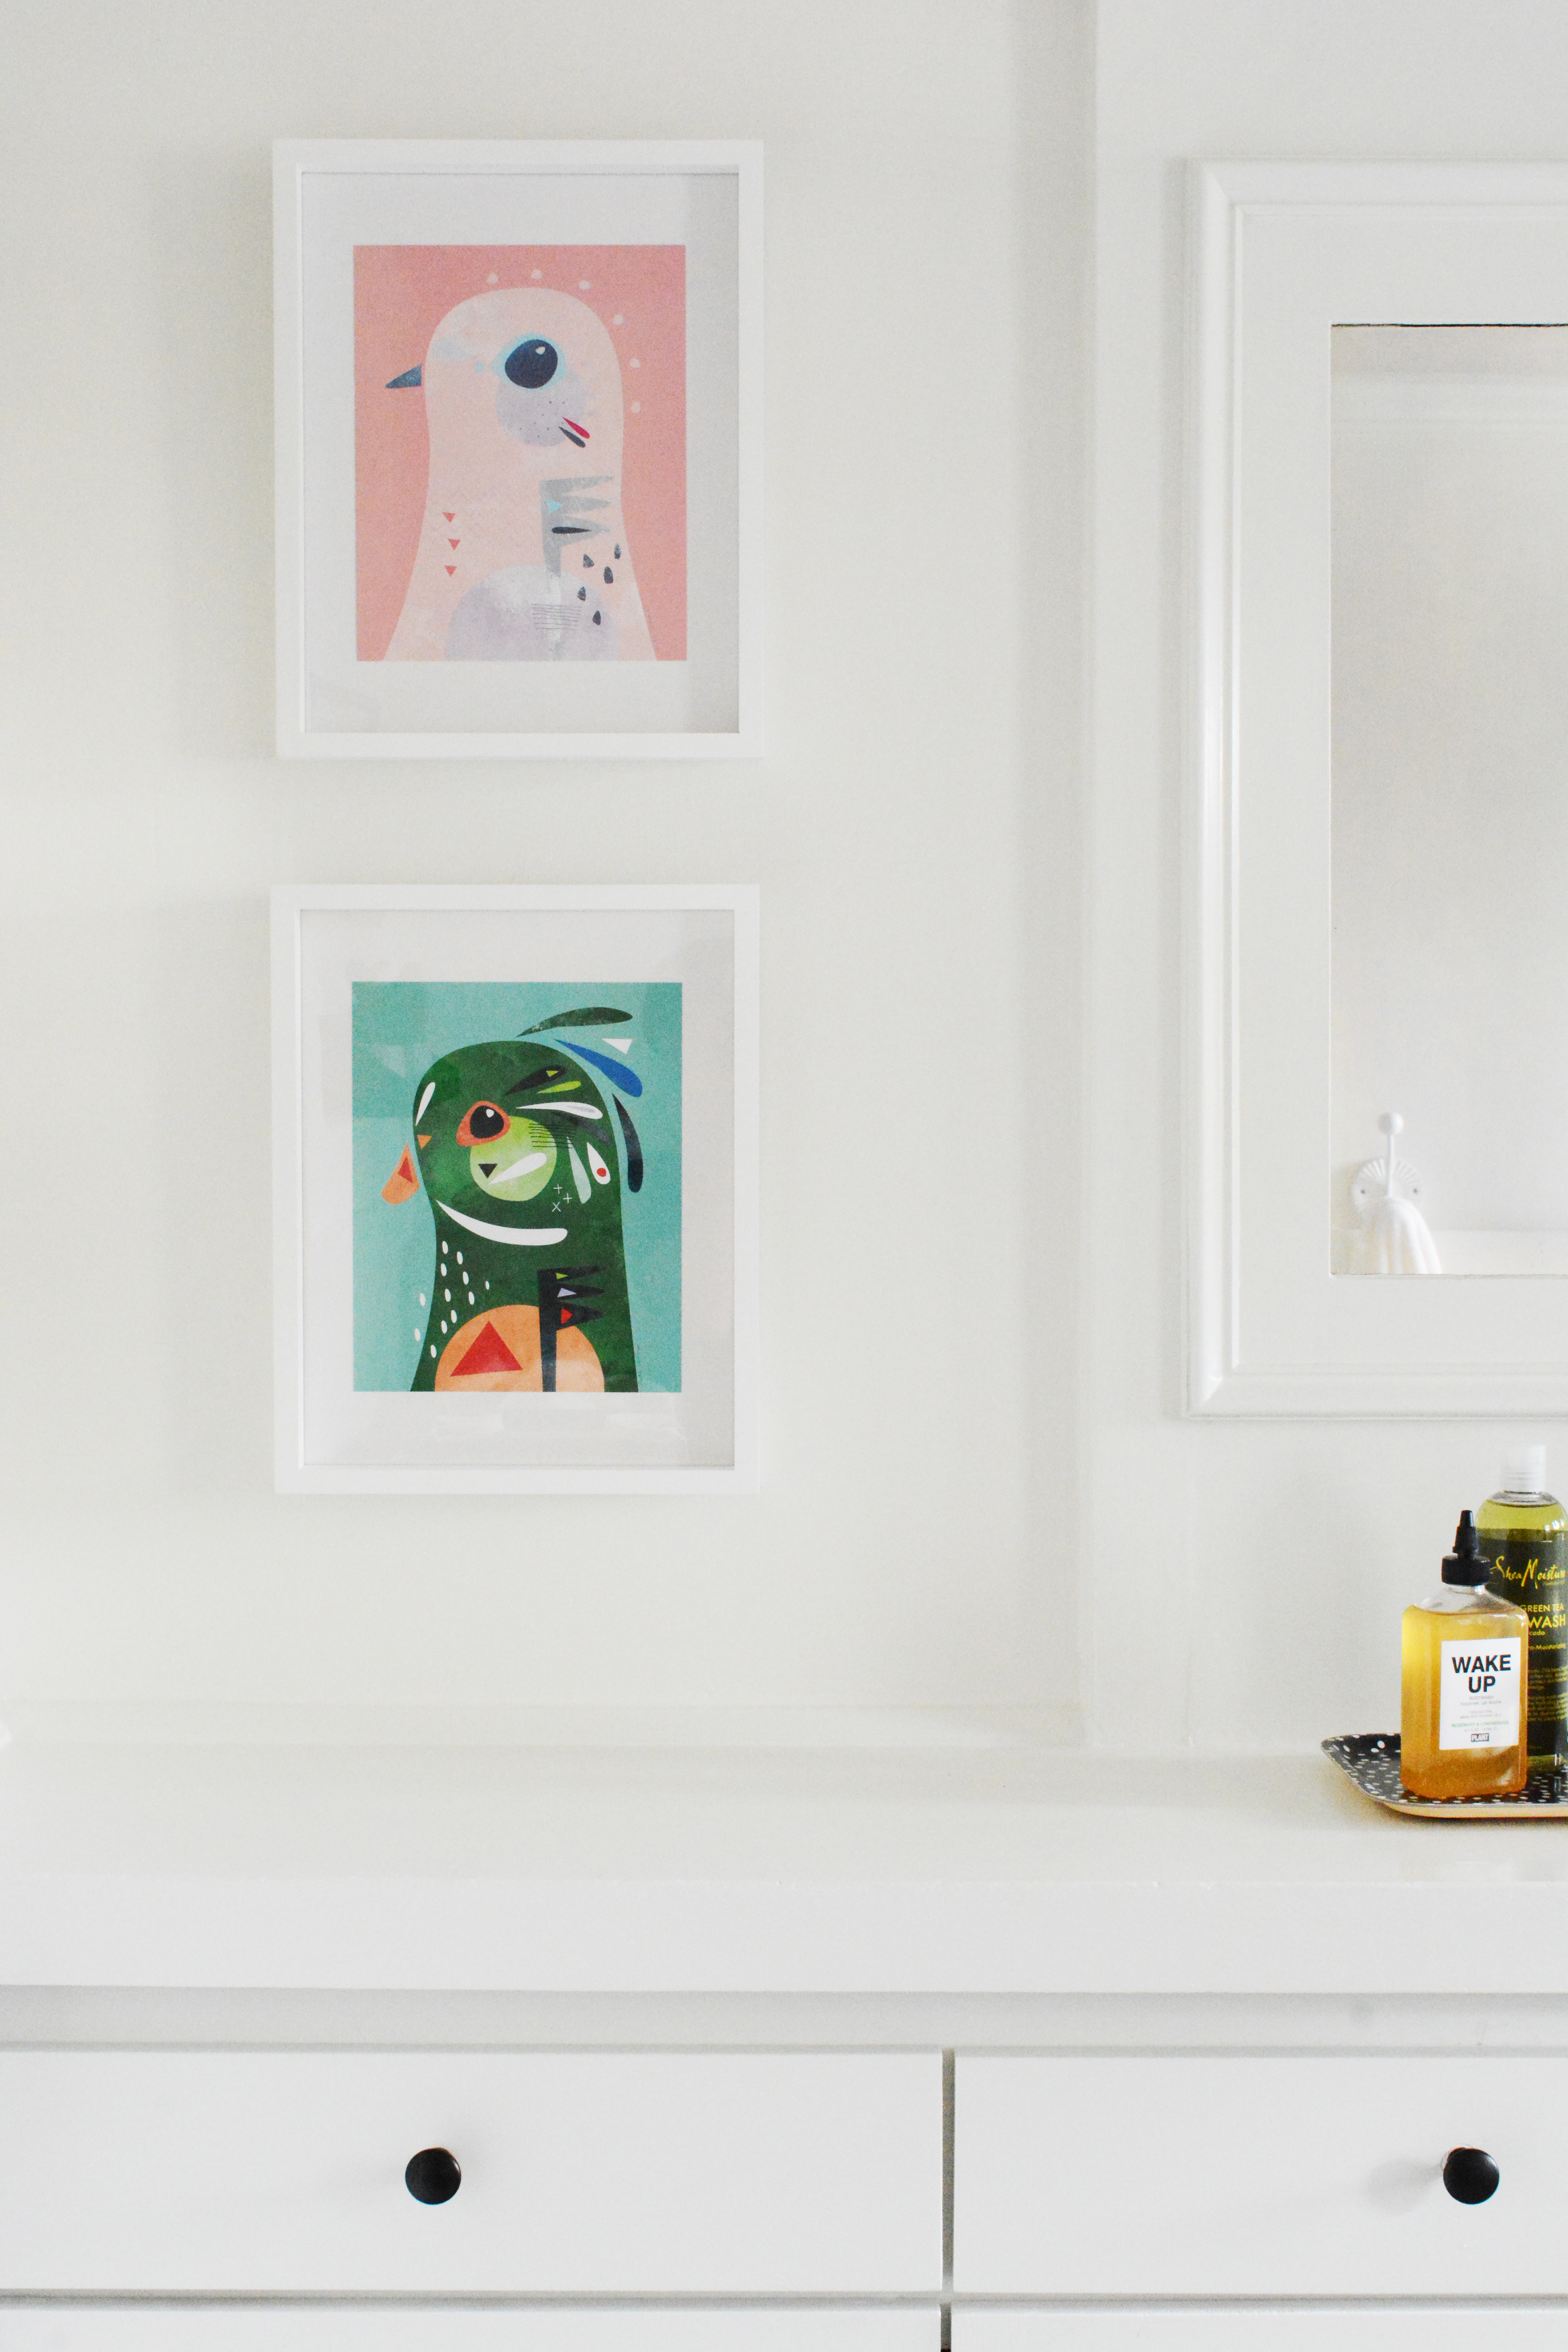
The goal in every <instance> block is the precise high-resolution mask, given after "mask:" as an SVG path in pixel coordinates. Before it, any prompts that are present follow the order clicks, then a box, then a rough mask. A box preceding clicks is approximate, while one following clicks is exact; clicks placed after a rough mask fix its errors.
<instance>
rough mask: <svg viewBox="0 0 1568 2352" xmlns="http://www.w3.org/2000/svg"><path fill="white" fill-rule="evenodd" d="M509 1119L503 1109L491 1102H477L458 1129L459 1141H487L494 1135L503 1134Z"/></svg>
mask: <svg viewBox="0 0 1568 2352" xmlns="http://www.w3.org/2000/svg"><path fill="white" fill-rule="evenodd" d="M509 1124H510V1121H509V1120H508V1118H507V1115H506V1113H505V1111H504V1110H498V1109H497V1108H496V1106H495V1104H494V1103H493V1102H477V1103H476V1104H475V1105H474V1107H473V1108H472V1110H470V1111H469V1112H468V1116H467V1118H465V1119H464V1121H463V1124H462V1125H461V1127H460V1128H459V1129H458V1142H459V1143H489V1142H490V1141H491V1140H492V1139H493V1138H494V1137H496V1136H498V1135H504V1134H505V1133H506V1130H507V1128H508V1126H509Z"/></svg>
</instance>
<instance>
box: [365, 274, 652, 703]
mask: <svg viewBox="0 0 1568 2352" xmlns="http://www.w3.org/2000/svg"><path fill="white" fill-rule="evenodd" d="M535 270H538V272H539V273H540V274H539V277H538V278H534V276H533V273H534V271H535ZM492 276H493V278H494V281H495V284H496V285H498V286H527V285H530V284H536V285H540V286H547V287H550V288H552V289H554V290H555V291H557V292H559V293H563V294H572V295H575V297H576V298H577V299H578V300H579V301H580V302H585V303H587V304H588V305H589V307H590V308H591V309H592V310H596V311H597V313H598V315H599V317H600V318H601V319H602V320H604V322H605V328H606V330H607V331H608V333H609V336H610V340H611V341H612V342H613V343H614V344H615V347H616V357H617V358H618V359H619V361H620V363H621V395H622V401H623V404H624V407H625V412H626V437H625V452H624V457H623V460H622V470H621V510H622V512H623V514H624V515H625V517H626V539H627V543H628V545H629V546H630V548H631V553H632V562H633V564H634V566H635V567H636V571H637V589H638V592H639V593H640V594H641V597H642V605H643V612H644V614H646V616H647V625H648V634H649V635H650V636H651V637H652V639H653V649H654V652H655V654H656V655H657V656H658V659H659V660H660V661H684V660H685V659H686V248H685V247H684V246H681V245H538V246H534V245H494V246H491V245H358V246H355V247H354V503H355V550H356V586H357V601H358V629H359V659H360V660H361V661H384V659H385V657H386V648H387V646H388V645H389V644H390V643H391V640H392V633H393V631H394V629H395V627H396V626H397V617H398V614H400V613H401V612H402V610H403V599H404V597H405V594H406V593H407V588H408V575H409V573H410V572H411V571H412V570H413V568H414V557H415V553H416V550H417V548H418V545H419V530H420V525H421V523H422V521H423V520H424V514H425V493H426V481H427V478H428V473H429V463H430V449H429V441H428V437H427V436H426V429H425V402H424V398H423V395H422V394H419V393H417V392H414V391H408V392H388V391H387V390H386V386H387V384H388V383H390V382H391V380H392V378H393V377H394V376H396V375H402V374H403V373H404V372H405V369H407V368H411V367H419V366H421V365H423V363H424V359H425V353H426V349H427V348H428V346H429V341H430V338H431V336H432V334H433V333H434V332H435V331H436V329H437V327H438V326H439V324H440V322H441V320H443V319H444V318H445V317H446V315H447V311H448V310H453V309H454V308H455V307H456V306H457V304H458V303H459V302H466V301H467V300H468V297H469V296H470V295H471V294H488V293H489V292H491V291H492V290H493V289H492V286H491V278H492ZM584 278H586V279H587V280H588V289H587V291H586V292H584V289H583V285H582V280H583V279H584ZM617 311H618V312H619V313H620V315H621V318H622V320H623V321H624V324H622V325H621V326H618V327H617V326H616V324H615V323H614V322H615V319H616V313H617ZM633 360H637V362H639V365H637V367H633V366H632V364H631V362H632V361H633ZM634 400H635V401H637V402H638V403H639V404H640V406H639V410H638V413H637V415H633V413H632V403H633V401H634Z"/></svg>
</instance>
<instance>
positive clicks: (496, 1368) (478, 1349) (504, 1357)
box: [452, 1323, 522, 1381]
mask: <svg viewBox="0 0 1568 2352" xmlns="http://www.w3.org/2000/svg"><path fill="white" fill-rule="evenodd" d="M521 1370H522V1366H521V1364H520V1363H519V1362H518V1360H517V1358H516V1357H515V1356H514V1355H513V1354H512V1352H511V1349H510V1348H509V1347H508V1346H507V1344H506V1341H505V1340H504V1339H502V1338H501V1335H500V1332H499V1331H498V1330H497V1329H496V1327H495V1325H494V1324H493V1323H487V1324H486V1325H485V1328H484V1329H483V1330H482V1331H481V1332H480V1333H479V1338H478V1339H476V1340H475V1341H474V1344H473V1346H472V1347H471V1348H470V1349H468V1354H467V1355H466V1356H465V1357H464V1358H463V1360H462V1362H461V1363H460V1364H454V1366H453V1367H452V1378H453V1379H454V1380H455V1381H462V1380H468V1378H469V1377H470V1376H471V1375H472V1374H473V1373H475V1372H521Z"/></svg>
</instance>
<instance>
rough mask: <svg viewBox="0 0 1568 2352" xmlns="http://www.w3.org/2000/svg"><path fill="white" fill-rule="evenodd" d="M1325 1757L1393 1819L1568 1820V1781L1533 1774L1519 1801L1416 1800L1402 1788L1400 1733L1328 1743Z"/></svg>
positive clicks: (1357, 1734) (1348, 1736)
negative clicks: (1407, 1815)
mask: <svg viewBox="0 0 1568 2352" xmlns="http://www.w3.org/2000/svg"><path fill="white" fill-rule="evenodd" d="M1323 1753H1324V1755H1325V1756H1327V1757H1330V1758H1331V1759H1332V1760H1333V1762H1334V1763H1336V1764H1337V1765H1338V1766H1339V1768H1340V1769H1341V1771H1342V1772H1343V1773H1344V1774H1345V1775H1346V1777H1347V1778H1348V1779H1350V1780H1353V1781H1354V1782H1355V1785H1356V1787H1357V1788H1358V1789H1359V1790H1361V1792H1362V1795H1363V1797H1370V1798H1371V1799H1372V1801H1373V1804H1375V1805H1384V1806H1385V1807H1386V1808H1387V1810H1388V1811H1390V1812H1391V1813H1411V1814H1414V1815H1415V1818H1416V1820H1418V1821H1424V1822H1501V1821H1521V1820H1523V1821H1529V1820H1534V1821H1551V1820H1553V1819H1555V1818H1557V1817H1558V1816H1562V1817H1563V1818H1564V1819H1568V1775H1565V1774H1563V1773H1562V1772H1532V1773H1531V1776H1530V1778H1529V1780H1527V1781H1526V1782H1525V1785H1524V1787H1523V1789H1522V1790H1521V1791H1520V1793H1519V1795H1518V1796H1517V1797H1412V1796H1407V1795H1406V1793H1405V1790H1403V1789H1402V1788H1401V1787H1400V1785H1399V1734H1398V1732H1397V1731H1384V1732H1379V1731H1351V1732H1346V1733H1345V1735H1344V1736H1343V1738H1339V1739H1325V1740H1324V1742H1323Z"/></svg>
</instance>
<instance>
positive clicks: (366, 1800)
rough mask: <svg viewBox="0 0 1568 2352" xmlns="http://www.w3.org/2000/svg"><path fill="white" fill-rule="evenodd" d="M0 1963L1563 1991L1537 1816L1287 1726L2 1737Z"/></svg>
mask: <svg viewBox="0 0 1568 2352" xmlns="http://www.w3.org/2000/svg"><path fill="white" fill-rule="evenodd" d="M0 1984H4V1985H7V1986H23V1985H27V1986H122V1987H144V1986H185V1987H249V1988H264V1989H283V1988H290V1989H303V1988H310V1989H316V1990H331V1989H363V1990H383V1989H387V1990H392V1989H395V1990H487V1991H493V1990H506V1991H525V1992H535V1991H552V1992H559V1991H571V1992H617V1993H625V1992H658V1993H668V1992H752V1991H765V1992H770V1993H801V1992H837V1993H844V1992H861V1991H873V1992H879V1993H906V1992H910V1993H926V1992H947V1991H965V1992H986V1993H988V1992H1011V1993H1068V1994H1070V1993H1079V1992H1095V1993H1107V1992H1111V1993H1117V1992H1126V1993H1142V1994H1151V1993H1153V1994H1158V1993H1232V1992H1234V1993H1309V1994H1310V1993H1317V1994H1324V1993H1329V1994H1378V1993H1394V1994H1410V1993H1468V1992H1473V1991H1479V1990H1482V1989H1485V1990H1489V1991H1491V1992H1494V1993H1537V1994H1538V1993H1561V1992H1563V1991H1565V1990H1568V1834H1564V1832H1563V1827H1562V1825H1559V1824H1553V1823H1552V1822H1523V1823H1518V1824H1514V1823H1507V1824H1504V1823H1491V1822H1488V1823H1484V1824H1477V1825H1465V1824H1459V1823H1453V1824H1450V1823H1437V1824H1432V1823H1426V1822H1405V1821H1400V1820H1397V1819H1395V1818H1394V1817H1393V1816H1390V1815H1386V1814H1382V1813H1379V1812H1377V1811H1374V1810H1373V1808H1372V1807H1371V1806H1370V1805H1368V1804H1367V1803H1366V1802H1365V1801H1363V1800H1362V1799H1361V1798H1359V1797H1358V1796H1357V1795H1356V1793H1355V1792H1354V1791H1353V1790H1352V1789H1350V1788H1349V1787H1348V1786H1347V1785H1346V1784H1345V1783H1344V1782H1343V1780H1342V1779H1341V1778H1340V1776H1339V1775H1338V1774H1337V1773H1336V1772H1335V1771H1334V1769H1333V1768H1332V1767H1331V1765H1329V1764H1328V1763H1327V1761H1326V1760H1325V1759H1321V1757H1318V1756H1312V1757H1284V1758H1281V1757H1270V1758H1239V1757H1238V1758H1236V1759H1228V1760H1225V1761H1219V1760H1196V1759H1129V1758H1107V1757H1093V1756H1089V1755H1083V1754H1065V1753H1061V1752H1049V1751H1042V1750H1033V1751H1026V1750H1012V1751H1008V1750H997V1751H991V1752H975V1751H964V1750H948V1751H944V1752H937V1753H931V1752H926V1753H920V1754H917V1753H910V1752H901V1753H900V1752H898V1751H876V1750H865V1749H863V1750H860V1751H858V1752H847V1751H844V1752H838V1753H834V1754H825V1753H820V1752H813V1751H809V1750H805V1751H795V1752H793V1753H791V1752H783V1751H778V1750H750V1751H740V1750H731V1751H728V1752H725V1751H721V1750H708V1751H686V1752H668V1751H667V1752H663V1753H654V1752H636V1751H628V1750H620V1751H614V1752H612V1751H606V1750H597V1751H595V1750H592V1749H576V1750H570V1751H568V1750H537V1749H536V1750H528V1749H521V1748H363V1747H362V1748H342V1747H340V1748H330V1747H320V1748H280V1747H228V1748H217V1747H206V1748H204V1747H192V1746H184V1747H164V1748H156V1747H145V1746H127V1747H118V1748H115V1747H86V1746H83V1747H50V1746H44V1745H40V1746H37V1747H33V1746H29V1745H27V1744H26V1743H25V1742H19V1743H17V1744H15V1745H13V1746H12V1747H11V1748H8V1749H6V1750H5V1752H4V1754H3V1755H0Z"/></svg>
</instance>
